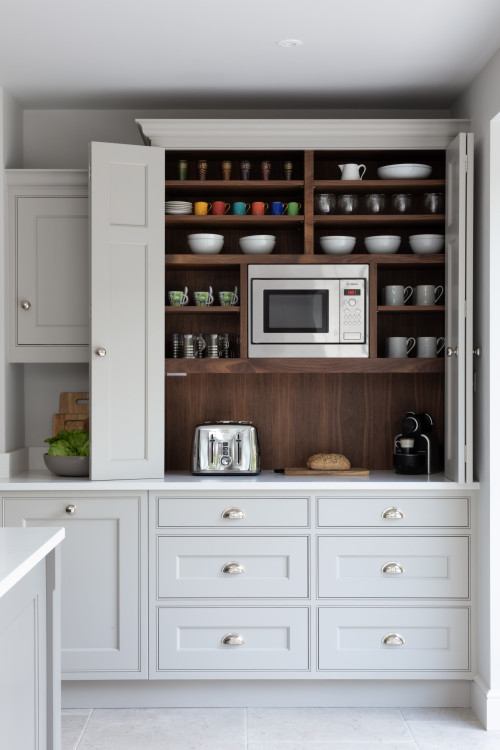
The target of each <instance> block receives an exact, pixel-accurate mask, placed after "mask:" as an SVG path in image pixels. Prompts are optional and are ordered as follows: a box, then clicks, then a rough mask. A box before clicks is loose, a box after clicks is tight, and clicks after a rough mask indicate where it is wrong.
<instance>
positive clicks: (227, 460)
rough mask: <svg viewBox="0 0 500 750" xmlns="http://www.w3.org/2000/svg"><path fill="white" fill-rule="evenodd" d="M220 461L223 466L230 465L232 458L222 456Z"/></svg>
mask: <svg viewBox="0 0 500 750" xmlns="http://www.w3.org/2000/svg"><path fill="white" fill-rule="evenodd" d="M220 462H221V464H222V466H229V464H230V463H231V459H230V457H229V456H222V458H221V460H220Z"/></svg>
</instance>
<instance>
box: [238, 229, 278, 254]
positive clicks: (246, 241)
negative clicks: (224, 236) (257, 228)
mask: <svg viewBox="0 0 500 750" xmlns="http://www.w3.org/2000/svg"><path fill="white" fill-rule="evenodd" d="M239 242H240V250H241V252H242V253H244V254H245V255H268V254H269V253H272V251H273V250H274V246H275V244H276V237H275V236H274V234H252V235H249V236H248V237H240V240H239Z"/></svg>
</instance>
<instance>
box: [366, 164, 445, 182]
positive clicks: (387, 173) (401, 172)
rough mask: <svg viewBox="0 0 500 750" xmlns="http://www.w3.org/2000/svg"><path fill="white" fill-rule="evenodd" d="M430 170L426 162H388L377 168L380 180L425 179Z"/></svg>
mask: <svg viewBox="0 0 500 750" xmlns="http://www.w3.org/2000/svg"><path fill="white" fill-rule="evenodd" d="M431 172H432V167H430V166H429V165H428V164H388V165H387V166H386V167H379V168H378V169H377V174H378V176H379V177H380V178H381V179H382V180H425V178H426V177H429V175H430V173H431Z"/></svg>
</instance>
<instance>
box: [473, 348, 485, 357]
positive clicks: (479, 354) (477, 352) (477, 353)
mask: <svg viewBox="0 0 500 750" xmlns="http://www.w3.org/2000/svg"><path fill="white" fill-rule="evenodd" d="M472 353H473V355H474V356H475V357H480V356H481V354H482V353H483V350H482V349H481V347H480V346H476V348H475V349H473V350H472Z"/></svg>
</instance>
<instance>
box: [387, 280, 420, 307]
mask: <svg viewBox="0 0 500 750" xmlns="http://www.w3.org/2000/svg"><path fill="white" fill-rule="evenodd" d="M382 291H383V300H384V305H389V306H395V305H405V304H406V303H407V302H408V300H409V299H410V297H411V295H412V294H413V288H412V287H411V286H403V285H402V284H390V285H389V286H385V287H384V288H383V290H382Z"/></svg>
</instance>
